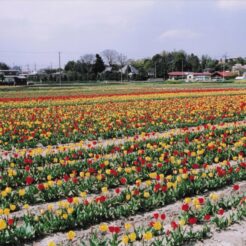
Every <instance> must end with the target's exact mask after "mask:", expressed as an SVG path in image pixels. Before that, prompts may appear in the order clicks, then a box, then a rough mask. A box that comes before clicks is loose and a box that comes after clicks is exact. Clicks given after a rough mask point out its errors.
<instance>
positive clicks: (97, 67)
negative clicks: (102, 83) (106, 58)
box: [93, 54, 105, 77]
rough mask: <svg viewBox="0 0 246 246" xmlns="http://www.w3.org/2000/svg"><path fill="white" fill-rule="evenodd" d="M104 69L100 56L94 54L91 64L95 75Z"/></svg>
mask: <svg viewBox="0 0 246 246" xmlns="http://www.w3.org/2000/svg"><path fill="white" fill-rule="evenodd" d="M104 69H105V65H104V62H103V59H102V57H101V56H100V55H99V54H96V61H95V63H94V64H93V73H95V74H96V76H97V77H98V74H99V73H101V72H102V71H104Z"/></svg>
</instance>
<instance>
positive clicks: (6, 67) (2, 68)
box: [0, 62, 9, 70]
mask: <svg viewBox="0 0 246 246" xmlns="http://www.w3.org/2000/svg"><path fill="white" fill-rule="evenodd" d="M0 69H1V70H9V66H8V65H7V64H5V63H3V62H0Z"/></svg>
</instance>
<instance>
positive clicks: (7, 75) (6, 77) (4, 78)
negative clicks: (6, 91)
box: [0, 69, 27, 85]
mask: <svg viewBox="0 0 246 246" xmlns="http://www.w3.org/2000/svg"><path fill="white" fill-rule="evenodd" d="M0 84H2V85H26V84H27V80H26V77H25V76H23V75H22V74H21V71H20V70H13V69H9V70H0Z"/></svg>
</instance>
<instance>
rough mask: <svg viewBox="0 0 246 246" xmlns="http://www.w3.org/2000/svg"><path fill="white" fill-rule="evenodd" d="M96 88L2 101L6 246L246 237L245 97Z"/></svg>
mask: <svg viewBox="0 0 246 246" xmlns="http://www.w3.org/2000/svg"><path fill="white" fill-rule="evenodd" d="M119 87H122V88H121V90H117V88H119ZM88 88H89V87H88ZM88 88H87V90H86V92H85V93H83V92H82V88H81V87H79V88H78V89H76V88H70V89H67V93H66V89H64V88H59V89H42V90H35V89H32V90H29V89H27V90H25V91H22V92H20V91H18V89H11V90H6V91H4V89H3V90H2V91H1V92H0V94H1V95H3V96H2V97H1V98H0V153H1V157H0V188H1V193H0V204H1V205H0V245H42V246H43V245H49V246H55V245H156V246H157V245H186V244H187V245H190V243H194V244H197V245H206V240H209V239H208V238H209V237H211V238H212V239H213V237H214V235H216V233H217V234H218V231H222V233H225V235H226V233H228V228H233V227H235V226H238V227H236V229H235V230H238V231H240V230H241V228H242V227H243V225H245V216H246V172H245V169H246V160H245V154H246V151H245V149H246V148H245V146H246V134H245V129H246V103H245V102H246V90H245V89H244V88H243V86H238V87H237V86H236V87H234V88H231V87H230V86H225V87H219V86H218V87H215V86H214V88H205V87H202V86H197V87H195V88H193V87H189V88H186V89H184V88H182V87H181V86H179V85H177V87H175V88H171V87H170V88H169V87H168V86H167V87H164V88H163V87H161V86H160V85H157V86H156V87H154V86H150V85H148V86H147V85H144V86H142V87H141V86H139V85H138V86H132V87H131V88H130V89H129V87H125V86H123V85H120V86H119V85H118V87H114V86H112V87H111V86H106V87H104V89H105V91H103V92H102V90H101V89H102V88H100V89H98V88H93V89H92V91H90V90H89V89H88ZM35 92H36V94H37V95H34V94H35ZM238 223H242V226H241V227H240V225H237V224H238ZM225 231H226V232H225ZM244 238H245V237H244ZM212 239H211V240H212ZM202 240H205V241H204V243H203V242H202ZM211 245H216V243H215V244H211ZM217 245H218V244H217ZM238 245H239V244H238ZM242 245H243V244H242Z"/></svg>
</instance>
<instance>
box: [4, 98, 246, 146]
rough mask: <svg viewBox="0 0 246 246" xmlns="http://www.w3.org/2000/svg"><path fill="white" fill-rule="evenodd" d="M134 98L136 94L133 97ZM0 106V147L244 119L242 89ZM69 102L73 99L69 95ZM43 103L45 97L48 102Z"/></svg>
mask: <svg viewBox="0 0 246 246" xmlns="http://www.w3.org/2000/svg"><path fill="white" fill-rule="evenodd" d="M137 98H138V97H137ZM134 99H135V100H134ZM157 99H158V97H157V98H154V100H153V99H152V100H151V99H149V100H142V101H139V100H136V97H133V98H132V97H130V98H127V101H124V102H117V101H116V100H115V101H111V102H105V103H91V104H89V105H87V104H84V105H83V107H82V106H80V104H77V103H76V102H74V105H66V106H64V105H62V106H59V105H57V106H46V107H40V106H38V104H36V106H35V104H34V106H31V105H30V108H25V107H22V108H17V109H16V108H8V109H7V110H6V109H2V110H0V147H1V148H2V149H8V150H10V149H11V148H13V147H17V148H22V147H35V146H36V145H37V144H42V145H45V146H46V145H49V144H51V145H55V144H59V143H68V142H77V141H80V140H83V139H84V140H85V139H98V138H103V139H105V138H113V137H122V136H132V135H135V134H139V133H141V132H159V131H164V130H167V129H171V128H175V127H187V126H196V125H201V124H205V123H213V124H216V123H221V122H228V121H238V120H242V119H244V115H245V105H244V102H245V101H246V96H245V95H233V96H230V95H228V96H206V97H202V96H201V97H196V98H193V97H187V98H178V97H173V98H168V99H165V100H161V99H160V100H157ZM68 101H69V102H70V101H71V100H68ZM46 104H47V102H46Z"/></svg>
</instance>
